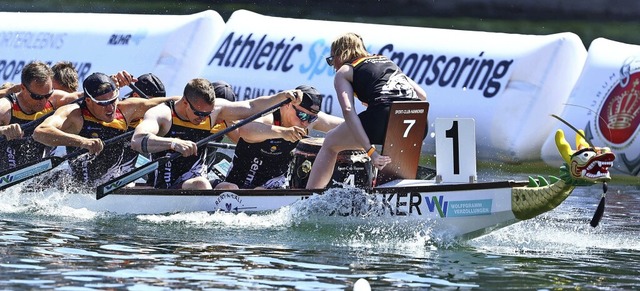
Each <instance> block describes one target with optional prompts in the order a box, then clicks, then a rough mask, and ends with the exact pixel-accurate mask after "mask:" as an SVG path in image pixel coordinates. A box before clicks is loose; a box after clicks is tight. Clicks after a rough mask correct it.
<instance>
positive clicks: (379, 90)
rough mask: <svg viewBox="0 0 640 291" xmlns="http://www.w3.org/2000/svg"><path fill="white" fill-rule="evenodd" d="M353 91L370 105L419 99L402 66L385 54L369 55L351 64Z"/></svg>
mask: <svg viewBox="0 0 640 291" xmlns="http://www.w3.org/2000/svg"><path fill="white" fill-rule="evenodd" d="M350 65H351V66H352V67H353V82H352V86H353V91H354V93H355V94H356V96H357V97H358V99H359V100H360V101H362V102H364V103H367V104H368V105H369V106H376V105H379V104H389V103H391V102H392V101H401V100H416V99H419V98H418V96H417V95H416V93H415V91H414V90H413V86H411V84H410V83H409V81H408V78H407V76H406V75H405V74H404V73H403V72H402V70H400V68H399V67H398V66H397V65H396V64H395V63H393V62H392V61H391V60H389V59H388V58H387V57H385V56H379V55H378V56H367V57H362V58H359V59H357V60H355V61H353V62H352V63H351V64H350Z"/></svg>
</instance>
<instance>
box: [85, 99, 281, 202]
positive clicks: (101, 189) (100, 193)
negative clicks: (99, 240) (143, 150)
mask: <svg viewBox="0 0 640 291" xmlns="http://www.w3.org/2000/svg"><path fill="white" fill-rule="evenodd" d="M289 102H291V99H287V100H284V101H282V102H280V103H278V104H276V105H273V106H271V107H269V108H267V109H265V110H263V111H261V112H258V113H256V114H254V115H252V116H249V117H247V118H245V119H243V120H241V121H240V122H238V123H236V124H234V125H232V126H230V127H227V128H225V129H223V130H221V131H219V132H217V133H215V134H212V135H210V136H208V137H206V138H204V139H202V140H200V141H198V142H197V143H196V145H197V146H198V147H203V146H205V145H206V144H207V143H208V142H209V141H210V140H213V139H216V138H218V137H221V136H223V135H225V134H227V133H229V132H231V131H233V130H235V129H237V128H239V127H241V126H243V125H245V124H247V123H249V122H251V121H254V120H256V119H258V118H260V117H262V116H265V115H267V114H271V113H272V112H273V111H275V110H277V109H278V108H280V106H282V105H284V104H287V103H289ZM181 156H182V154H181V153H178V152H176V153H173V154H171V155H170V156H164V157H161V158H158V159H156V160H154V161H151V162H149V163H146V164H144V165H142V166H140V167H138V168H135V169H134V170H133V171H131V172H129V173H126V174H124V175H122V176H120V177H117V178H115V179H112V180H110V181H107V182H106V183H104V184H102V185H100V186H98V188H97V189H96V200H99V199H102V197H105V196H107V195H109V194H110V193H112V192H113V191H115V190H118V189H120V188H122V187H124V186H125V185H127V184H129V183H131V182H133V181H135V180H137V179H138V178H141V177H143V176H145V175H147V174H149V173H151V172H153V171H155V170H156V169H158V167H160V165H164V164H166V163H167V162H170V161H173V160H175V159H177V158H179V157H181Z"/></svg>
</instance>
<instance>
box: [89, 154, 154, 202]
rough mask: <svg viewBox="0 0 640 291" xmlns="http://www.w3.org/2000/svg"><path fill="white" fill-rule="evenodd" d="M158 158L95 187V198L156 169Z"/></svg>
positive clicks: (98, 198) (105, 194)
mask: <svg viewBox="0 0 640 291" xmlns="http://www.w3.org/2000/svg"><path fill="white" fill-rule="evenodd" d="M158 165H159V163H158V160H156V161H153V162H150V163H147V164H146V165H144V166H142V167H140V168H136V169H134V170H133V171H131V172H129V173H126V174H124V175H122V176H120V177H118V178H116V179H112V180H110V181H108V182H106V183H104V184H102V185H100V186H98V188H96V200H100V199H102V198H103V197H105V196H107V195H109V194H110V193H112V192H113V191H116V190H118V189H120V188H122V187H124V186H126V185H127V184H129V183H131V182H133V181H135V180H138V178H141V177H144V176H145V175H147V174H149V173H151V172H153V171H155V170H157V169H158Z"/></svg>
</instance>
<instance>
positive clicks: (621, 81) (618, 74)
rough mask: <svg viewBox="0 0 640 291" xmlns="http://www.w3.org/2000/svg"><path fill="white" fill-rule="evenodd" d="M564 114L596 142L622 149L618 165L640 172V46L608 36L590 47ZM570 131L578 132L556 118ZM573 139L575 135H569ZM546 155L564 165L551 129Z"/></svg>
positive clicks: (623, 169) (624, 170) (629, 171)
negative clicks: (608, 37)
mask: <svg viewBox="0 0 640 291" xmlns="http://www.w3.org/2000/svg"><path fill="white" fill-rule="evenodd" d="M563 109H564V111H563V112H562V114H561V115H560V116H561V117H562V118H563V119H564V120H566V121H568V122H569V123H570V124H572V125H573V126H575V127H577V128H579V129H583V130H584V131H585V135H586V137H587V139H589V140H590V141H591V143H592V144H594V145H595V146H601V147H602V146H607V147H610V148H611V149H612V150H613V152H614V153H615V154H616V156H617V158H616V160H615V162H614V168H615V169H616V170H618V171H620V172H621V173H626V174H631V175H633V176H638V175H639V174H640V142H639V141H638V132H639V131H640V129H639V125H640V46H639V45H631V44H625V43H620V42H616V41H612V40H608V39H605V38H598V39H595V40H594V41H593V42H592V43H591V45H590V46H589V52H588V57H587V60H586V63H585V66H584V69H583V70H582V74H581V75H580V78H579V80H578V82H577V83H576V86H575V88H574V90H573V92H572V93H571V96H570V98H569V100H568V101H567V102H566V104H565V105H564V106H563ZM553 126H554V127H557V128H562V129H563V130H564V132H565V134H566V135H567V136H568V137H569V136H575V133H574V132H573V131H572V130H571V129H569V127H567V126H565V125H563V124H561V123H560V122H554V125H553ZM567 139H569V138H567ZM541 155H542V159H543V160H544V161H545V162H546V163H548V164H550V165H554V166H557V165H561V164H562V159H561V158H560V156H559V155H558V150H557V149H556V145H555V142H554V134H553V133H551V134H549V136H548V138H547V140H546V142H545V143H544V146H543V147H542V152H541Z"/></svg>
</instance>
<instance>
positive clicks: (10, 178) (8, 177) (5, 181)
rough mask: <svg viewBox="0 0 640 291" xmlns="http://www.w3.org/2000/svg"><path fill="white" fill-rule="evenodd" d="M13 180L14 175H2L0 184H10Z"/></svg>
mask: <svg viewBox="0 0 640 291" xmlns="http://www.w3.org/2000/svg"><path fill="white" fill-rule="evenodd" d="M12 181H13V175H6V176H3V177H0V185H4V184H9V183H11V182H12Z"/></svg>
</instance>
